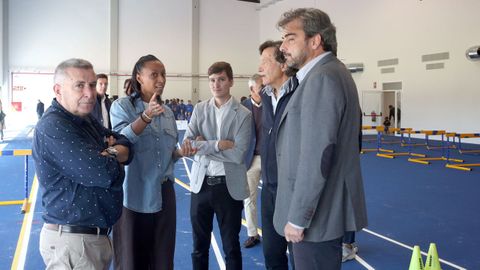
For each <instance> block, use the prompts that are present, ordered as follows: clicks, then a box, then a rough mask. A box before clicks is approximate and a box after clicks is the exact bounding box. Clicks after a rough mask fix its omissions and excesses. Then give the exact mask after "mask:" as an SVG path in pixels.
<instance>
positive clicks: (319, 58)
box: [297, 52, 331, 84]
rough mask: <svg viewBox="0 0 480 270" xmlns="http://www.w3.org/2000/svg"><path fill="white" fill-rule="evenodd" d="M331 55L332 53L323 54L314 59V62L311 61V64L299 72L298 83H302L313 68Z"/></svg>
mask: <svg viewBox="0 0 480 270" xmlns="http://www.w3.org/2000/svg"><path fill="white" fill-rule="evenodd" d="M329 54H331V52H325V53H322V54H320V55H318V56H317V57H315V58H313V59H312V60H310V62H308V63H307V64H305V65H304V66H303V67H302V68H301V69H300V70H299V71H298V72H297V79H298V83H299V84H300V83H302V81H303V79H305V76H307V74H308V72H309V71H310V70H311V69H312V68H313V66H315V64H316V63H318V62H319V61H320V60H321V59H322V58H323V57H325V56H327V55H329Z"/></svg>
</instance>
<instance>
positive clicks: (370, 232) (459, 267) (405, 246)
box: [363, 229, 467, 270]
mask: <svg viewBox="0 0 480 270" xmlns="http://www.w3.org/2000/svg"><path fill="white" fill-rule="evenodd" d="M363 231H364V232H367V233H369V234H371V235H374V236H377V237H379V238H381V239H383V240H386V241H388V242H391V243H393V244H396V245H399V246H401V247H404V248H406V249H410V250H412V251H413V247H411V246H409V245H407V244H404V243H402V242H399V241H396V240H393V239H392V238H388V237H386V236H384V235H381V234H379V233H376V232H374V231H371V230H369V229H363ZM420 253H421V254H422V255H424V256H427V255H428V254H427V253H426V252H424V251H421V250H420ZM439 261H440V262H442V263H444V264H446V265H449V266H451V267H453V268H457V269H459V270H467V269H466V268H464V267H461V266H459V265H456V264H454V263H452V262H449V261H446V260H443V259H440V258H439Z"/></svg>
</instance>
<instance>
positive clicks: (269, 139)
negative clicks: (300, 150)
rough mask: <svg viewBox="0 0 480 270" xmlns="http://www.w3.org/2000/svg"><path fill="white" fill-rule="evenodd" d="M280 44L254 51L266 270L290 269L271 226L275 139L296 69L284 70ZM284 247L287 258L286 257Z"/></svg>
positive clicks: (282, 244) (267, 43)
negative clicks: (257, 61)
mask: <svg viewBox="0 0 480 270" xmlns="http://www.w3.org/2000/svg"><path fill="white" fill-rule="evenodd" d="M281 44H282V42H281V41H273V40H267V41H265V42H263V43H262V44H261V45H260V46H259V48H258V50H259V52H260V65H259V67H258V73H259V74H260V75H261V76H262V82H263V84H264V85H265V88H264V89H263V90H262V96H261V101H262V135H261V137H262V142H261V147H260V155H261V161H262V181H263V182H262V197H261V201H262V206H261V217H262V231H263V235H262V237H263V245H262V246H263V256H264V258H265V268H266V269H267V270H288V269H289V268H288V265H289V259H290V265H291V266H292V268H291V269H294V264H293V256H292V250H291V246H292V245H291V244H290V245H289V244H288V243H287V241H286V240H285V237H283V236H282V235H280V234H278V233H277V232H276V231H275V228H274V226H273V213H274V212H275V199H276V197H277V182H278V181H277V158H276V152H275V138H276V134H277V133H276V131H277V128H278V124H279V122H280V117H281V116H282V112H283V111H284V110H285V107H286V105H287V104H288V101H289V99H290V98H291V96H292V94H293V93H294V91H295V87H294V86H293V85H292V79H293V78H294V77H293V76H294V75H295V72H296V70H295V69H290V68H287V65H286V64H285V61H286V60H285V57H284V56H283V54H282V52H281V51H280V45H281ZM287 247H288V249H289V250H290V256H289V258H287Z"/></svg>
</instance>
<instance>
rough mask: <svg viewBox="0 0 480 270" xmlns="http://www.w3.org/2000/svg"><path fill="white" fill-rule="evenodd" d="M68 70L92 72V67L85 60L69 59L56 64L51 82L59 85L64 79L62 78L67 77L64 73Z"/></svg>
mask: <svg viewBox="0 0 480 270" xmlns="http://www.w3.org/2000/svg"><path fill="white" fill-rule="evenodd" d="M68 68H80V69H92V70H93V65H92V64H91V63H90V62H88V61H87V60H84V59H79V58H71V59H68V60H65V61H63V62H61V63H60V64H58V66H57V67H56V68H55V75H54V76H53V82H54V83H60V82H61V81H62V80H63V79H64V77H65V76H66V75H67V74H66V72H65V71H66V70H67V69H68Z"/></svg>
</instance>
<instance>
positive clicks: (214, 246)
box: [175, 143, 226, 270]
mask: <svg viewBox="0 0 480 270" xmlns="http://www.w3.org/2000/svg"><path fill="white" fill-rule="evenodd" d="M177 146H178V147H179V148H180V144H179V143H177ZM185 159H189V160H191V161H193V159H191V158H188V157H183V158H182V161H183V165H184V166H185V170H186V171H187V176H188V179H189V180H190V169H189V168H188V166H187V162H186V161H185ZM175 182H176V183H179V182H180V183H182V184H183V185H182V184H180V186H182V187H183V188H185V189H186V190H188V191H191V190H190V187H189V186H188V185H187V184H185V183H183V182H182V181H180V180H179V179H175ZM211 245H212V249H213V252H214V253H215V257H216V258H217V262H218V266H219V267H220V269H221V270H225V269H226V266H225V261H224V260H223V256H222V253H221V252H220V248H219V247H218V243H217V240H216V239H215V235H213V232H212V240H211Z"/></svg>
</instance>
